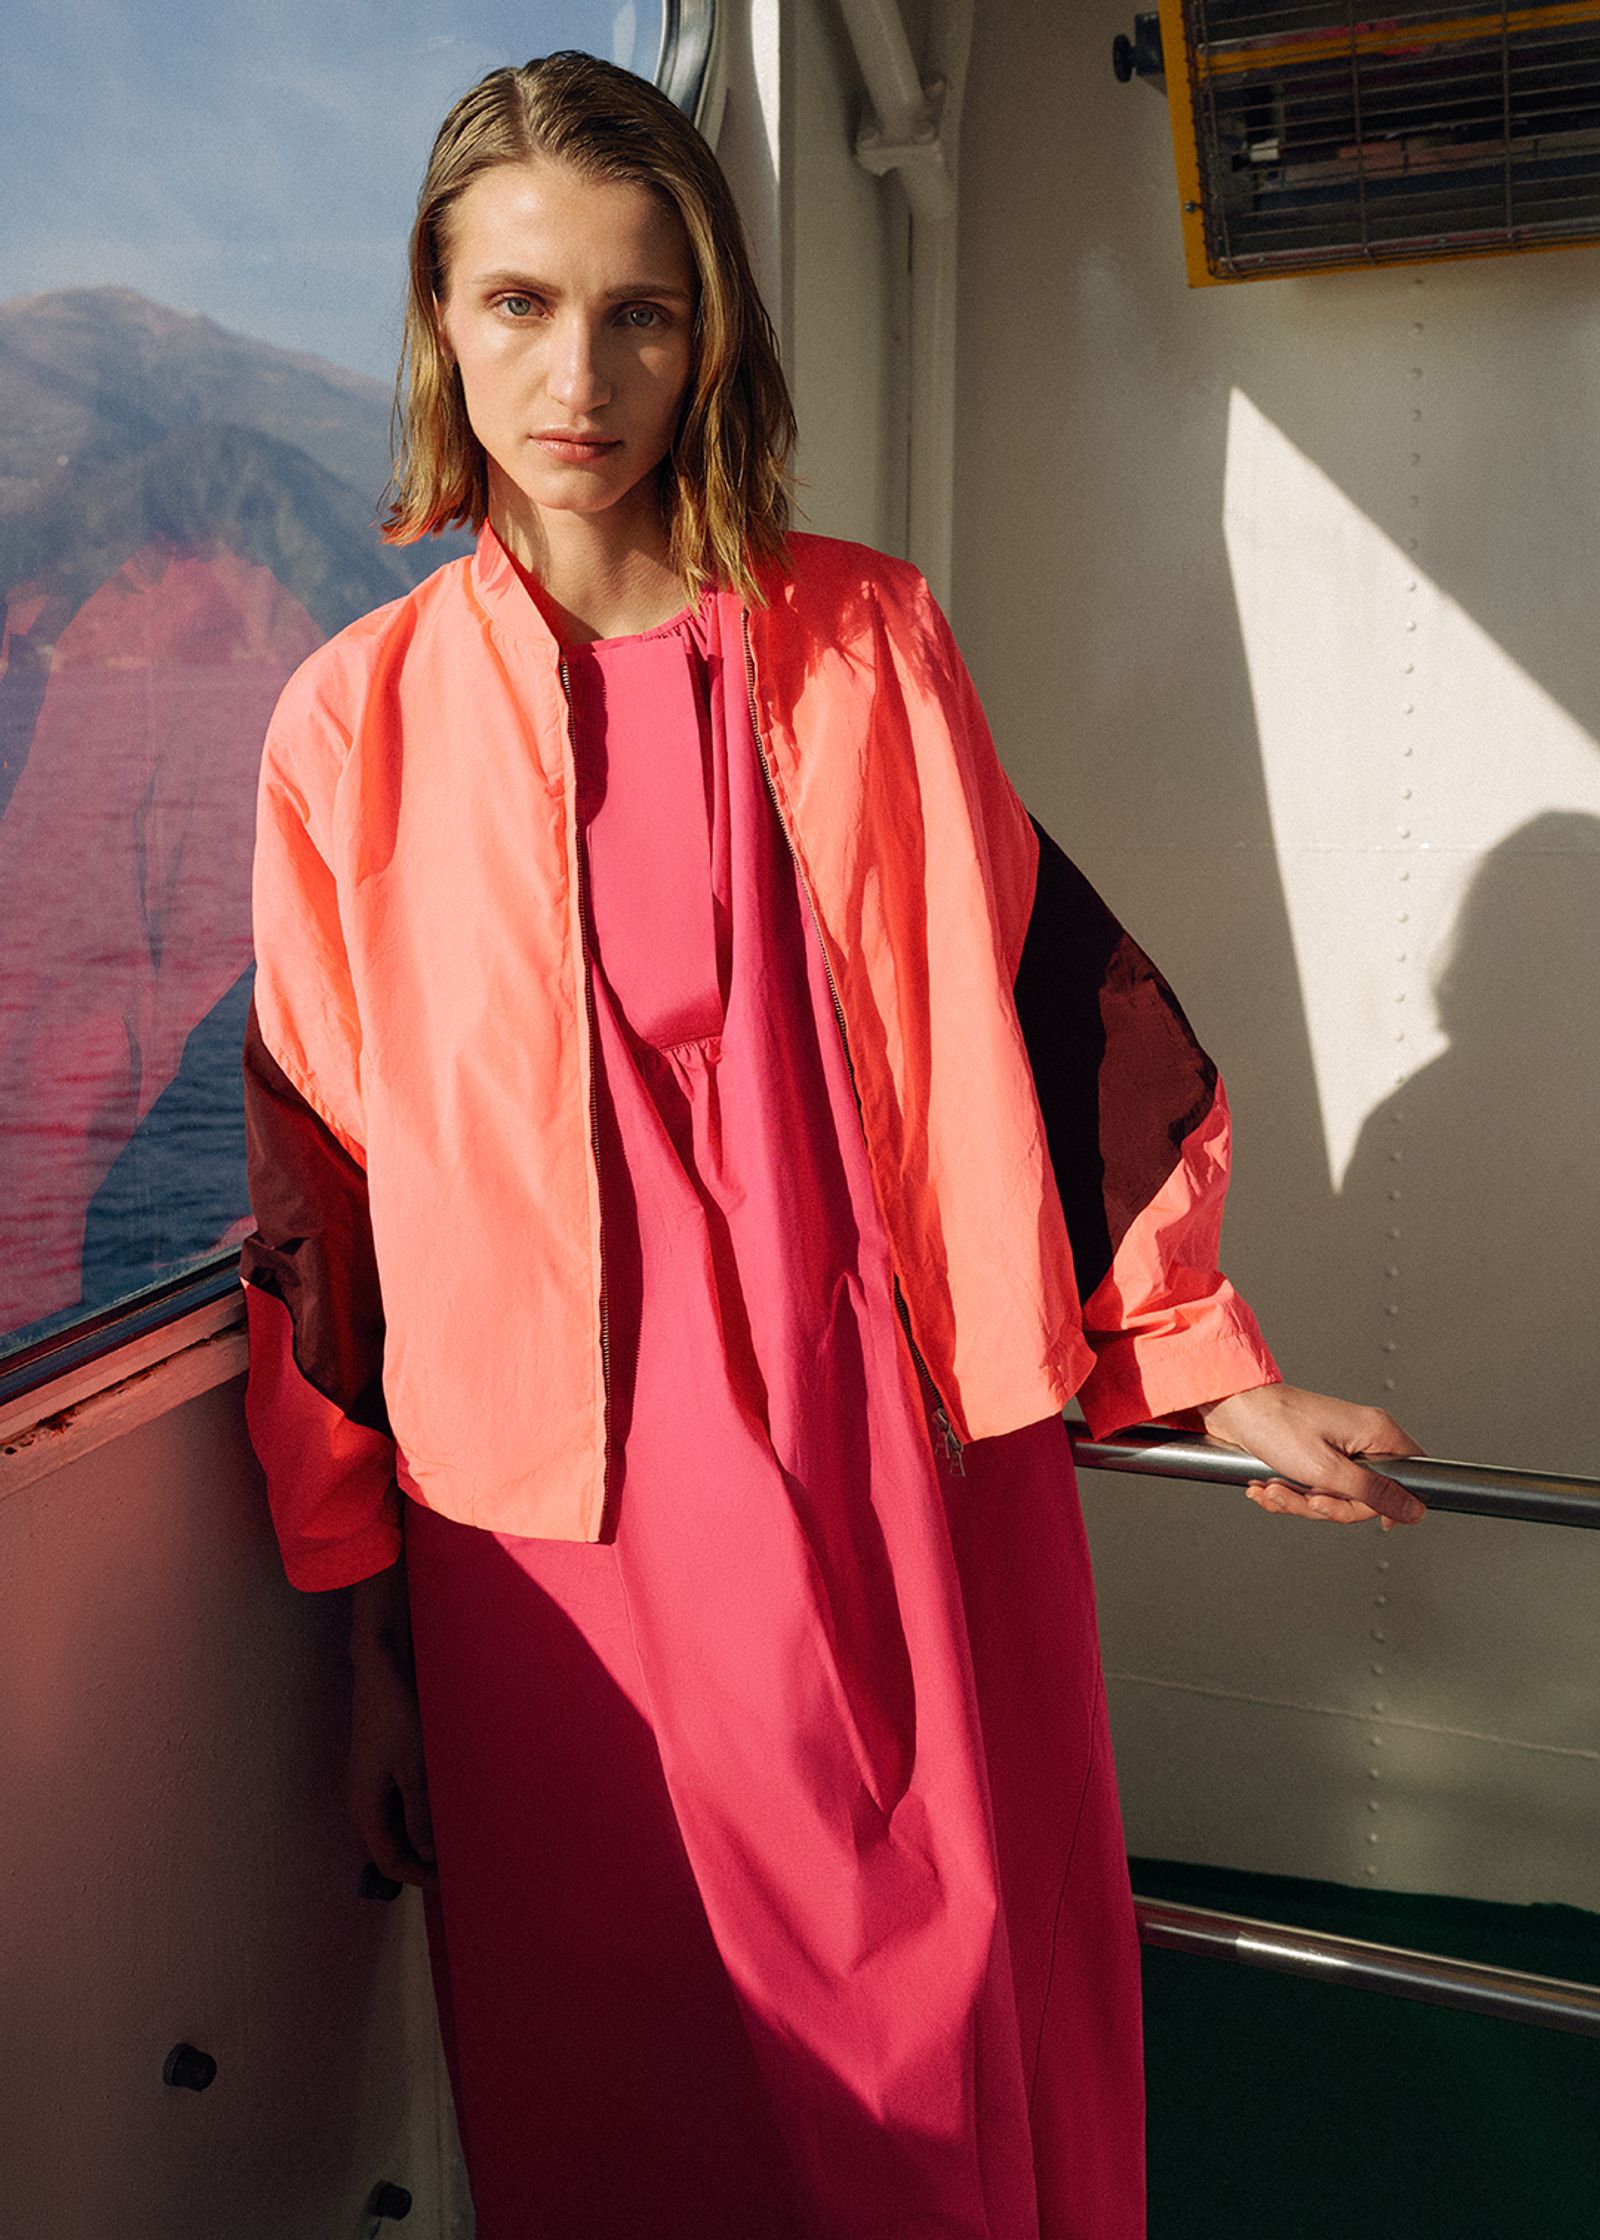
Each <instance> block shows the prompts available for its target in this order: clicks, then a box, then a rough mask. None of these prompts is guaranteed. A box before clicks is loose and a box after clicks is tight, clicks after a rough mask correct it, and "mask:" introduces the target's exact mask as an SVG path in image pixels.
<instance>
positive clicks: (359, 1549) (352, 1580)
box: [283, 1518, 403, 1594]
mask: <svg viewBox="0 0 1600 2240" xmlns="http://www.w3.org/2000/svg"><path fill="white" fill-rule="evenodd" d="M402 1545H403V1540H402V1536H401V1532H400V1527H399V1525H398V1524H394V1523H391V1522H390V1521H389V1520H388V1519H387V1518H385V1519H384V1521H383V1522H382V1523H381V1524H375V1525H374V1526H373V1527H372V1529H371V1531H370V1532H363V1533H361V1534H359V1535H358V1536H357V1537H356V1538H355V1539H353V1540H340V1541H337V1542H335V1543H334V1544H333V1545H332V1546H331V1547H326V1548H297V1549H294V1550H292V1551H291V1550H290V1549H288V1548H285V1549H284V1550H283V1568H284V1572H285V1574H286V1575H287V1577H288V1581H289V1584H290V1586H292V1587H298V1588H299V1589H300V1591H301V1592H302V1593H303V1594H325V1593H327V1592H328V1591H329V1589H331V1588H333V1587H353V1586H355V1585H356V1583H357V1582H358V1581H359V1580H362V1579H372V1578H375V1577H376V1576H377V1574H378V1573H379V1572H380V1571H387V1570H388V1569H389V1566H390V1565H391V1564H393V1563H397V1562H398V1561H399V1559H400V1551H401V1547H402Z"/></svg>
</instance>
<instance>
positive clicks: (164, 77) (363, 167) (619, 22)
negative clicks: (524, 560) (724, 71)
mask: <svg viewBox="0 0 1600 2240" xmlns="http://www.w3.org/2000/svg"><path fill="white" fill-rule="evenodd" d="M7 19H8V20H7V31H6V67H5V72H4V77H3V80H0V209H4V211H5V212H6V224H5V227H4V229H3V231H0V300H5V299H9V298H12V297H15V296H23V295H34V294H38V293H41V292H43V291H45V290H48V289H55V288H74V287H78V288H82V287H105V286H120V287H130V288H137V289H138V290H139V291H140V293H141V294H143V295H148V296H152V297H154V298H155V299H156V300H157V301H158V302H161V303H166V304H170V305H172V306H174V307H175V308H176V309H178V310H182V311H198V312H203V313H205V314H206V315H207V316H208V317H210V318H213V319H216V320H218V321H220V323H221V324H222V325H224V326H227V327H232V328H234V329H235V330H237V331H238V332H240V333H242V334H249V335H254V336H257V337H259V338H260V339H261V340H263V341H267V342H274V343H278V344H280V345H281V346H283V347H285V348H287V349H293V350H309V351H312V352H314V353H315V354H316V355H318V356H319V357H323V358H330V359H332V360H333V361H334V362H335V363H336V364H339V365H344V366H350V367H353V368H355V369H357V370H358V371H360V372H364V373H370V374H374V375H376V376H377V377H378V378H379V379H380V380H382V381H384V382H388V381H389V380H391V379H392V378H393V374H394V366H395V358H396V354H397V351H398V346H399V335H400V313H401V306H402V303H403V300H404V268H405V238H406V232H407V228H408V225H409V222H410V217H411V212H412V208H413V206H414V203H415V199H416V191H417V185H418V182H419V181H420V179H421V176H422V168H423V165H424V163H425V161H426V158H427V153H428V149H429V146H430V144H431V142H432V139H433V135H434V132H435V131H436V130H437V128H438V125H439V123H440V120H441V119H442V117H443V115H444V113H445V111H446V109H447V108H448V107H449V105H450V103H451V102H452V101H453V100H454V99H455V97H456V96H457V95H458V94H459V93H462V92H464V91H465V90H466V88H467V87H468V86H470V85H472V84H473V83H474V82H475V81H476V80H477V79H478V78H480V77H482V76H483V74H484V72H485V71H487V70H492V69H494V68H495V67H496V66H497V65H499V64H501V63H505V62H525V61H526V60H527V59H528V57H529V56H530V55H533V54H547V53H549V52H550V51H551V50H552V49H554V48H557V47H582V48H585V49H587V50H588V51H589V52H590V53H593V54H601V55H605V56H607V57H609V58H610V59H611V60H613V61H617V62H621V63H624V64H626V65H627V66H628V67H630V68H633V69H638V70H642V71H645V72H650V71H653V70H654V68H655V64H656V49H657V43H658V41H659V37H660V0H521V4H520V5H515V6H514V5H512V4H511V0H428V4H426V5H424V4H422V0H270V5H268V6H265V7H263V6H261V5H260V4H259V0H253V4H251V0H10V5H9V7H8V9H7Z"/></svg>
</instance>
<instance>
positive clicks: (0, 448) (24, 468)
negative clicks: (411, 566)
mask: <svg viewBox="0 0 1600 2240" xmlns="http://www.w3.org/2000/svg"><path fill="white" fill-rule="evenodd" d="M218 424H225V425H228V426H231V427H239V428H249V429H253V430H254V431H255V433H256V434H258V435H264V436H268V437H271V438H273V439H275V440H276V441H278V442H280V443H289V444H293V445H294V446H295V448H296V449H297V450H299V451H303V452H304V453H305V454H306V456H307V457H308V458H310V459H314V460H315V461H316V463H317V464H318V466H320V467H323V468H325V469H326V470H327V472H328V473H329V474H331V475H335V476H337V478H338V479H339V481H341V482H344V483H348V484H349V486H350V487H351V489H352V490H355V491H357V492H358V493H359V494H360V496H361V498H362V500H363V501H364V502H365V504H366V506H367V508H368V518H369V519H370V518H371V516H372V514H373V513H374V512H375V511H376V510H377V505H378V500H379V497H380V494H381V493H382V491H383V488H384V486H385V484H386V483H387V481H388V479H389V391H388V389H387V388H386V387H385V385H384V384H383V383H382V382H380V381H374V380H372V379H371V378H370V377H369V376H368V375H366V374H363V373H352V372H350V371H349V370H348V369H347V368H346V367H344V366H336V365H330V364H329V363H328V362H327V361H326V360H325V359H322V358H314V357H309V356H307V355H304V354H303V353H301V352H299V351H294V350H280V349H278V348H277V347H276V346H275V345H274V344H272V343H268V342H257V341H255V340H253V339H252V338H251V337H250V336H248V335H240V334H233V333H231V332H230V331H229V329H228V328H226V327H221V326H218V325H217V323H216V322H215V320H212V319H206V318H201V317H199V316H197V315H195V314H194V313H191V312H186V311H174V310H172V309H171V308H170V307H169V306H167V305H166V304H161V303H152V302H151V301H150V300H149V298H148V297H146V296H141V295H138V294H136V293H135V292H134V290H133V289H131V288H69V289H62V290H60V291H58V292H57V293H54V294H50V295H37V296H22V297H17V298H14V299H13V300H12V301H10V302H8V303H0V511H6V510H9V509H10V508H11V507H12V506H13V505H15V504H16V503H18V502H19V501H20V500H23V499H24V498H26V497H27V496H28V494H29V493H31V492H32V491H34V490H36V489H37V487H38V486H39V484H40V483H41V482H43V481H44V480H46V479H47V478H48V477H50V476H52V475H54V474H55V473H56V472H57V470H58V469H66V468H76V469H77V470H78V472H79V474H80V475H81V474H82V473H83V471H84V470H85V469H86V468H88V467H90V466H100V465H103V464H106V463H108V462H110V461H112V460H115V459H119V458H125V457H127V456H128V455H129V454H130V453H132V452H136V451H142V450H144V449H145V448H146V446H148V445H149V444H151V443H154V442H159V441H160V439H161V438H162V437H164V436H170V435H173V434H175V433H176V432H177V431H178V430H179V429H182V428H191V427H208V426H216V425H218Z"/></svg>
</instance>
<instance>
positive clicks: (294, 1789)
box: [0, 1379, 468, 2240]
mask: <svg viewBox="0 0 1600 2240" xmlns="http://www.w3.org/2000/svg"><path fill="white" fill-rule="evenodd" d="M6 1482H7V1481H6V1479H5V1477H4V1476H3V1475H0V1705H3V1706H4V1714H3V1733H0V1765H3V1769H4V1771H3V1793H4V1810H3V1811H0V1982H3V1989H0V2007H3V2011H4V2014H5V2029H4V2031H3V2033H0V2107H3V2108H4V2110H5V2120H4V2123H3V2125H0V2234H3V2235H4V2236H5V2240H105V2236H106V2235H108V2234H112V2233H115V2234H117V2235H119V2240H186V2236H190V2235H192V2236H194V2240H200V2236H201V2235H203V2236H204V2240H367V2235H368V2234H369V2233H370V2232H371V2230H372V2220H371V2219H370V2218H368V2217H367V2216H365V2215H364V2213H363V2211H364V2207H365V2204H366V2201H367V2199H368V2196H369V2195H370V2193H371V2190H372V2188H373V2186H374V2185H375V2184H376V2183H377V2181H378V2180H379V2179H381V2178H391V2179H395V2180H398V2181H399V2182H401V2183H403V2184H405V2185H407V2186H408V2187H409V2188H410V2189H411V2190H412V2192H413V2194H414V2196H415V2207H414V2209H413V2212H412V2215H411V2216H410V2218H409V2219H408V2220H407V2221H406V2223H405V2225H404V2227H403V2228H402V2227H400V2226H395V2225H385V2226H384V2228H383V2229H384V2230H385V2231H399V2230H401V2229H403V2230H404V2231H405V2232H406V2233H407V2235H416V2236H417V2240H462V2236H464V2235H465V2233H466V2231H467V2229H468V2226H467V2223H466V2220H465V2217H464V2216H462V2215H461V2214H460V2211H461V2207H462V2196H461V2194H460V2191H459V2179H458V2175H457V2170H456V2164H455V2157H454V2153H453V2132H452V2126H451V2116H450V2111H449V2096H448V2090H447V2087H446V2085H445V2081H444V2077H443V2069H442V2062H441V2059H440V2057H439V2055H438V2052H437V2047H436V2040H435V2031H434V2022H433V2011H432V1993H431V1991H430V1988H429V1984H428V1975H427V1959H426V1952H425V1949H424V1945H423V1939H422V1916H421V1909H420V1901H419V1900H418V1898H417V1896H416V1894H415V1893H414V1892H410V1891H408V1892H406V1893H404V1894H403V1895H402V1896H401V1897H400V1898H399V1899H397V1900H396V1901H394V1902H393V1903H392V1904H388V1905H386V1904H383V1903H380V1902H375V1901H373V1900H370V1899H363V1898H360V1897H358V1896H357V1894H356V1888H355V1884H356V1877H357V1874H358V1871H359V1868H360V1865H361V1861H362V1851H361V1847H360V1844H359V1842H358V1839H357V1838H356V1836H355V1834H354V1832H353V1831H352V1829H351V1828H350V1826H349V1824H348V1821H347V1818H346V1814H345V1811H344V1806H343V1802H342V1789H343V1753H344V1734H343V1727H344V1707H345V1703H346V1699H347V1683H346V1680H345V1676H344V1668H343V1629H344V1627H345V1625H346V1624H347V1622H348V1612H347V1602H348V1598H347V1597H346V1596H343V1595H335V1596H317V1595H301V1594H296V1593H295V1591H294V1590H293V1589H292V1588H291V1587H289V1586H288V1585H287V1584H286V1582H285V1580H284V1577H283V1573H282V1570H281V1568H280V1566H279V1563H278V1558H277V1551H276V1549H275V1547H274V1545H273V1542H272V1535H271V1529H270V1526H269V1525H268V1522H267V1513H266V1504H265V1497H264V1495H263V1493H262V1491H261V1486H260V1480H259V1476H258V1474H257V1471H256V1468H255V1464H254V1461H253V1458H252V1457H251V1455H250V1453H249V1449H248V1446H247V1444H246V1442H245V1436H244V1427H243V1410H242V1383H241V1381H240V1380H238V1379H235V1380H234V1381H232V1382H231V1383H227V1384H223V1385H220V1386H218V1387H216V1388H215V1389H213V1390H211V1391H209V1392H205V1393H203V1394H201V1395H200V1396H199V1397H197V1398H194V1399H191V1400H189V1401H187V1402H186V1403H185V1404H184V1405H182V1406H181V1407H178V1408H176V1409H174V1410H173V1411H172V1412H170V1413H167V1414H163V1415H160V1416H158V1417H156V1418H155V1419H154V1420H151V1421H147V1422H145V1423H144V1424H142V1425H141V1427H140V1428H139V1429H138V1430H136V1431H134V1432H132V1433H130V1434H128V1435H127V1436H124V1437H121V1438H118V1439H116V1440H114V1441H112V1442H111V1443H109V1444H106V1445H103V1446H100V1447H98V1448H97V1449H96V1450H95V1451H94V1452H93V1453H90V1454H88V1455H85V1456H83V1457H82V1458H81V1459H80V1460H77V1461H75V1462H72V1463H69V1464H68V1465H67V1466H66V1467H64V1468H61V1469H59V1470H56V1471H54V1472H53V1473H51V1474H50V1475H49V1476H47V1477H44V1478H42V1479H40V1480H37V1481H36V1482H34V1483H32V1484H29V1485H25V1486H24V1487H23V1488H22V1490H20V1491H16V1492H7V1491H6V1490H5V1489H6ZM181 2041H187V2042H188V2043H190V2044H192V2045H195V2046H198V2047H200V2048H201V2049H203V2050H204V2051H206V2052H208V2053H210V2054H211V2055H212V2056H213V2057H214V2058H215V2060H216V2061H217V2064H218V2069H217V2075H216V2079H215V2081H214V2082H213V2083H212V2084H211V2085H210V2087H209V2088H208V2089H207V2090H206V2091H204V2092H203V2093H198V2094H197V2093H192V2092H187V2091H182V2090H178V2089H175V2088H173V2087H171V2086H168V2085H166V2084H164V2083H163V2082H162V2064H163V2062H164V2060H165V2058H166V2055H167V2053H168V2051H169V2050H170V2048H171V2047H172V2046H174V2045H176V2044H178V2043H179V2042H181Z"/></svg>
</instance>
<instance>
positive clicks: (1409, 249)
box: [1183, 0, 1600, 275]
mask: <svg viewBox="0 0 1600 2240" xmlns="http://www.w3.org/2000/svg"><path fill="white" fill-rule="evenodd" d="M1183 20H1184V28H1185V31H1186V34H1187V36H1188V40H1189V45H1190V52H1191V57H1192V65H1191V76H1190V83H1191V88H1192V94H1193V100H1194V110H1195V116H1194V123H1195V136H1196V141H1197V143H1198V149H1199V157H1200V176H1201V195H1202V206H1203V211H1204V223H1205V232H1206V250H1207V257H1208V261H1209V262H1210V264H1211V266H1212V269H1213V270H1214V271H1216V272H1218V273H1224V274H1241V275H1242V274H1247V273H1252V272H1254V273H1261V272H1273V271H1276V272H1295V271H1306V270H1310V269H1313V268H1315V267H1316V266H1318V265H1329V264H1350V263H1354V262H1358V261H1372V262H1377V261H1383V260H1390V259H1394V260H1398V259H1407V260H1409V259H1414V258H1419V257H1429V256H1451V255H1455V256H1459V255H1462V254H1463V253H1470V252H1473V251H1478V250H1485V249H1496V248H1515V247H1519V246H1531V245H1533V244H1536V243H1540V242H1551V243H1554V242H1571V241H1585V240H1595V239H1600V0H1569V4H1568V5H1564V6H1553V7H1552V6H1545V7H1539V6H1533V5H1529V4H1527V0H1524V4H1523V5H1521V6H1506V7H1496V8H1483V7H1479V8H1470V7H1458V8H1457V9H1455V10H1454V11H1451V10H1450V9H1449V7H1448V0H1446V5H1443V6H1441V5H1440V4H1439V0H1435V4H1434V5H1433V6H1431V7H1398V8H1391V9H1389V10H1388V11H1387V12H1386V13H1385V14H1384V15H1382V16H1381V17H1380V16H1368V15H1364V14H1358V13H1357V10H1356V6H1355V4H1354V0H1347V4H1346V5H1345V6H1343V7H1341V6H1340V5H1339V0H1278V5H1276V6H1268V5H1263V4H1262V0H1183Z"/></svg>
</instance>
